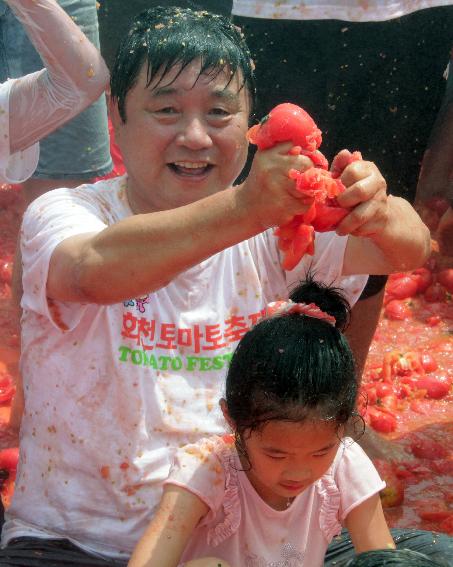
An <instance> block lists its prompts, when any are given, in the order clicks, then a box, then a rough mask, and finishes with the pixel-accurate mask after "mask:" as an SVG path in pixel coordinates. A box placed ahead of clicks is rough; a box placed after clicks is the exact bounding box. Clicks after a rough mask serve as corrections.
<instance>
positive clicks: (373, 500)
mask: <svg viewBox="0 0 453 567" xmlns="http://www.w3.org/2000/svg"><path fill="white" fill-rule="evenodd" d="M345 525H346V528H347V529H348V531H349V534H350V536H351V540H352V543H353V545H354V549H355V552H356V553H362V552H363V551H369V550H371V549H386V548H394V547H395V543H394V541H393V539H392V536H391V534H390V530H389V529H388V526H387V522H386V521H385V518H384V511H383V510H382V504H381V499H380V497H379V494H374V495H373V496H371V497H370V498H367V500H365V501H364V502H362V503H361V504H359V505H358V506H356V507H355V508H353V509H352V510H351V511H350V512H349V514H348V515H347V516H346V519H345Z"/></svg>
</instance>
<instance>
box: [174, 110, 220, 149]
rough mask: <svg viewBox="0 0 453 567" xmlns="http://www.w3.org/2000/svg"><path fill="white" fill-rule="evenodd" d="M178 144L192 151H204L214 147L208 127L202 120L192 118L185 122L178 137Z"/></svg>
mask: <svg viewBox="0 0 453 567" xmlns="http://www.w3.org/2000/svg"><path fill="white" fill-rule="evenodd" d="M177 143H178V145H180V146H185V147H186V148H189V149H191V150H202V149H205V148H209V147H211V146H212V139H211V136H210V134H209V130H208V125H207V124H206V123H205V122H204V121H203V120H201V119H200V118H191V119H188V120H187V121H185V122H184V124H183V127H182V129H181V131H180V132H179V134H178V136H177Z"/></svg>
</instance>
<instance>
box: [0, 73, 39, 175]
mask: <svg viewBox="0 0 453 567" xmlns="http://www.w3.org/2000/svg"><path fill="white" fill-rule="evenodd" d="M14 82H15V80H14V79H11V80H9V81H6V82H5V83H2V84H0V183H1V182H3V183H22V182H23V181H25V180H26V179H28V178H29V177H30V176H31V175H32V174H33V172H34V171H35V169H36V166H37V165H38V160H39V144H38V143H35V144H33V145H32V146H30V147H29V148H27V149H26V150H23V151H19V152H16V153H14V154H11V153H10V138H9V95H10V92H11V87H12V85H13V83H14Z"/></svg>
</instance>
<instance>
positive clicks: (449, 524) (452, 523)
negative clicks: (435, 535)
mask: <svg viewBox="0 0 453 567" xmlns="http://www.w3.org/2000/svg"><path fill="white" fill-rule="evenodd" d="M439 530H440V531H441V532H443V533H446V534H448V535H453V513H451V515H450V516H449V517H448V518H445V520H443V521H442V522H441V523H440V525H439Z"/></svg>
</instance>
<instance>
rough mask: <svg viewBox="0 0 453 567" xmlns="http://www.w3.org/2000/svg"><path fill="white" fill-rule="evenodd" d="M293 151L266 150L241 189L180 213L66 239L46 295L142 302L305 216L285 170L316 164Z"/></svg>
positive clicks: (130, 220)
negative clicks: (200, 266)
mask: <svg viewBox="0 0 453 567" xmlns="http://www.w3.org/2000/svg"><path fill="white" fill-rule="evenodd" d="M290 147H291V146H290V145H288V144H286V145H284V144H282V145H281V146H280V148H273V149H272V150H268V151H267V152H262V155H260V156H259V159H256V160H255V163H254V167H253V169H252V173H251V174H250V176H249V178H248V180H247V181H246V182H245V183H244V184H243V185H242V186H240V187H237V188H234V189H233V188H230V189H227V190H224V191H220V192H218V193H216V194H214V195H211V196H209V197H206V198H205V199H201V200H199V201H197V202H195V203H191V204H189V205H186V206H183V207H179V208H177V209H172V210H168V211H160V212H155V213H149V214H143V215H134V216H132V217H129V218H127V219H125V220H123V221H120V222H119V223H117V224H115V225H112V226H110V227H108V228H106V229H105V230H103V231H102V232H100V233H98V234H95V235H93V234H88V235H87V234H85V235H80V236H76V237H72V238H68V239H67V240H65V241H63V242H62V243H61V244H60V245H58V246H57V248H56V249H55V251H54V253H53V255H52V258H51V262H50V269H49V276H48V281H47V293H48V296H49V297H51V298H53V299H57V300H61V301H82V302H90V303H98V304H108V303H115V302H118V301H122V300H124V299H127V298H130V297H137V296H139V295H140V294H142V293H149V292H150V291H154V290H156V289H159V288H160V287H162V286H164V285H166V284H167V283H168V282H169V281H171V280H172V279H173V278H174V277H175V276H176V275H178V274H179V273H180V272H182V271H184V270H186V269H188V268H189V267H191V266H193V265H195V264H197V263H199V262H201V261H202V260H204V259H206V258H208V257H209V256H211V255H213V254H215V253H217V252H219V251H221V250H223V249H225V248H227V247H229V246H232V245H234V244H236V243H238V242H241V241H243V240H245V239H247V238H250V237H251V236H253V235H255V234H258V233H260V232H262V231H263V230H264V229H265V228H268V227H270V226H276V225H278V224H282V223H283V222H286V221H288V220H289V219H290V218H292V216H294V214H296V212H298V211H303V210H306V208H307V205H304V204H302V203H301V200H300V197H299V195H298V194H296V195H293V194H292V191H294V192H295V189H294V182H293V181H292V180H291V179H289V178H288V176H287V172H288V170H289V169H290V168H291V167H295V166H296V167H301V168H304V167H305V168H306V167H307V166H309V165H310V164H311V162H310V161H309V160H307V158H305V157H304V156H288V155H286V153H287V152H288V149H289V148H290ZM285 152H286V153H285ZM264 154H266V156H264Z"/></svg>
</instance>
